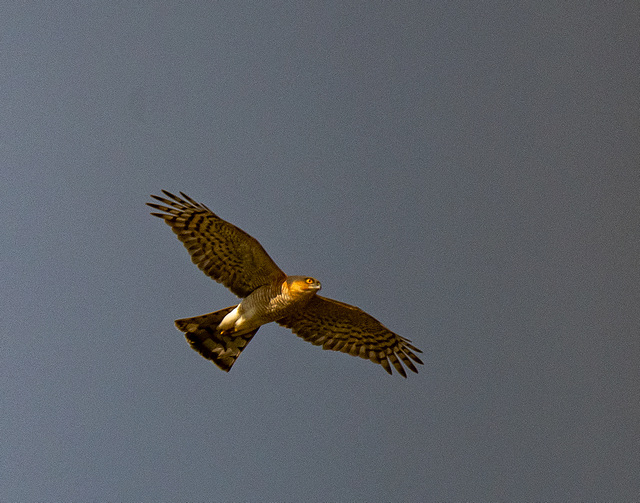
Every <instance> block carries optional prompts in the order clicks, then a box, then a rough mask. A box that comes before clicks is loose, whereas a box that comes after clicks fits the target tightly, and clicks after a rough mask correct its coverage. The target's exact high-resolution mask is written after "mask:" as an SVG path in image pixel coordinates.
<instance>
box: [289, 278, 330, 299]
mask: <svg viewBox="0 0 640 503" xmlns="http://www.w3.org/2000/svg"><path fill="white" fill-rule="evenodd" d="M287 286H288V287H289V293H290V294H291V295H292V296H294V297H295V296H298V295H305V296H306V295H313V294H315V293H316V292H317V291H318V290H320V288H322V285H320V282H319V281H318V280H317V279H315V278H310V277H309V276H289V277H288V278H287Z"/></svg>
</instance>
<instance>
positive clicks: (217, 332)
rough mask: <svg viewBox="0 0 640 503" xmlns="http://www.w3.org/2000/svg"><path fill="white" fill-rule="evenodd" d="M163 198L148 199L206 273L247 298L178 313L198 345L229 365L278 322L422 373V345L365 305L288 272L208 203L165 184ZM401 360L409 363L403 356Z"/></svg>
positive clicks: (315, 340) (312, 338) (332, 345)
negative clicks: (325, 292)
mask: <svg viewBox="0 0 640 503" xmlns="http://www.w3.org/2000/svg"><path fill="white" fill-rule="evenodd" d="M162 192H163V193H164V194H165V196H167V198H169V199H167V198H164V197H160V196H154V195H152V196H151V197H152V198H154V199H156V200H157V201H160V202H161V203H163V204H162V205H160V204H156V203H147V205H149V206H151V207H152V208H154V209H156V210H159V211H161V212H162V213H155V212H154V213H151V214H152V215H154V216H157V217H159V218H162V219H163V220H164V221H165V222H166V223H167V224H168V225H169V226H170V227H171V229H172V230H173V232H174V233H175V234H176V235H177V236H178V239H179V240H180V241H182V243H183V244H184V246H185V247H186V248H187V250H188V251H189V254H190V255H191V260H192V261H193V263H194V264H196V265H197V266H198V267H199V268H200V270H201V271H202V272H204V273H205V274H206V275H207V276H209V277H210V278H212V279H214V280H215V281H217V282H219V283H222V284H223V285H224V286H226V287H227V288H229V289H230V290H231V291H232V292H233V293H234V294H236V295H237V296H238V297H240V298H242V299H243V300H242V301H241V302H240V304H238V305H237V306H231V307H228V308H225V309H222V310H220V311H216V312H213V313H209V314H205V315H202V316H196V317H193V318H184V319H180V320H176V326H177V327H178V329H179V330H181V331H182V332H184V333H185V336H186V338H187V341H188V342H189V344H190V345H191V347H192V348H193V349H194V350H196V351H198V352H199V353H200V354H201V355H202V356H203V357H205V358H207V359H209V360H212V361H213V362H214V363H215V364H216V365H217V366H218V367H220V368H221V369H222V370H224V371H226V372H228V371H229V370H230V369H231V367H232V366H233V364H234V362H235V361H236V359H237V358H238V356H239V355H240V353H241V352H242V350H243V349H244V348H245V347H246V346H247V344H249V342H250V341H251V338H252V337H253V336H254V335H255V333H256V332H257V331H258V329H259V328H260V326H262V325H264V324H265V323H270V322H272V321H275V322H277V323H279V324H280V325H282V326H284V327H287V328H290V329H291V330H292V331H293V333H295V334H296V335H298V336H300V337H301V338H303V339H304V340H306V341H309V342H311V343H312V344H315V345H320V346H322V348H323V349H331V350H334V351H342V352H343V353H348V354H350V355H353V356H359V357H361V358H364V359H367V360H371V361H372V362H374V363H377V364H379V365H382V367H383V368H384V369H385V370H386V371H387V372H388V373H389V374H391V373H392V367H391V366H392V365H393V368H395V369H396V370H397V371H398V372H399V373H400V374H401V375H402V376H404V377H406V376H407V374H406V372H405V369H404V367H403V366H402V363H404V365H406V367H407V368H409V370H411V371H413V372H416V373H417V372H418V370H417V369H416V367H415V365H414V362H415V363H419V364H422V362H421V361H420V359H419V358H418V357H417V356H416V355H415V353H414V351H415V352H418V353H420V352H421V351H420V350H419V349H418V348H416V347H415V346H413V345H412V344H411V341H409V340H408V339H405V338H404V337H401V336H399V335H397V334H395V333H393V332H391V331H390V330H389V329H387V328H386V327H385V326H383V325H382V324H381V323H380V322H379V321H378V320H376V319H375V318H373V317H372V316H370V315H369V314H367V313H365V312H364V311H362V310H361V309H359V308H357V307H355V306H350V305H349V304H345V303H343V302H338V301H336V300H332V299H328V298H325V297H321V296H320V295H317V292H318V291H319V290H320V288H321V286H320V282H319V281H317V280H315V279H313V278H309V277H305V276H287V275H286V274H285V273H284V272H283V271H282V270H281V269H280V268H279V267H278V266H277V265H276V264H275V262H274V261H273V260H272V259H271V257H269V255H268V254H267V252H266V251H265V250H264V248H263V247H262V246H261V245H260V243H259V242H258V241H257V240H256V239H254V238H253V237H251V236H250V235H249V234H247V233H246V232H244V231H243V230H241V229H239V228H238V227H236V226H234V225H232V224H230V223H229V222H226V221H224V220H222V219H221V218H220V217H218V216H217V215H215V214H214V213H213V212H212V211H211V210H210V209H209V208H207V207H206V206H205V205H204V204H201V203H197V202H196V201H194V200H193V199H191V198H190V197H189V196H187V195H186V194H184V193H182V192H180V195H181V196H182V197H178V196H176V195H174V194H171V193H170V192H167V191H166V190H163V191H162ZM401 362H402V363H401Z"/></svg>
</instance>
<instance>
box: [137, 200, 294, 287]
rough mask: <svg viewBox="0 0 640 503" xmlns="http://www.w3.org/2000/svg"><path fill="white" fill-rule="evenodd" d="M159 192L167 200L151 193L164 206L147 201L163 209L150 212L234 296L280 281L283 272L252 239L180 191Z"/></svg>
mask: <svg viewBox="0 0 640 503" xmlns="http://www.w3.org/2000/svg"><path fill="white" fill-rule="evenodd" d="M162 192H163V193H164V194H165V195H166V196H167V197H169V198H170V199H171V200H169V199H165V198H163V197H159V196H153V195H152V196H151V197H153V198H154V199H156V200H158V201H160V202H161V203H164V204H165V205H166V206H163V205H160V204H156V203H147V205H148V206H151V207H152V208H155V209H156V210H160V211H163V212H164V213H151V214H152V215H154V216H156V217H159V218H162V219H164V221H165V223H166V224H167V225H169V226H170V227H171V230H173V232H175V233H176V235H177V236H178V239H179V240H180V241H182V243H183V244H184V246H185V247H186V248H187V250H188V251H189V254H190V255H191V260H192V261H193V263H194V264H196V265H197V266H198V267H199V268H200V270H201V271H202V272H204V273H205V274H206V275H207V276H209V277H210V278H211V279H214V280H216V281H217V282H218V283H222V284H223V285H224V286H226V287H227V288H228V289H229V290H231V291H232V292H233V293H235V294H236V295H237V296H238V297H246V296H247V295H249V294H250V293H251V292H252V291H253V290H255V289H256V288H258V287H259V286H262V285H266V284H270V283H273V282H276V281H278V280H280V281H283V280H284V278H285V277H286V275H285V274H284V272H282V270H280V268H279V267H278V266H277V265H276V263H275V262H274V261H273V260H272V259H271V257H269V255H267V252H266V251H264V248H263V247H262V246H261V245H260V243H259V242H258V241H257V240H256V239H255V238H252V237H251V236H249V234H247V233H246V232H244V231H243V230H242V229H239V228H238V227H236V226H235V225H232V224H230V223H229V222H226V221H225V220H222V219H221V218H220V217H218V216H217V215H216V214H214V213H213V212H212V211H211V210H210V209H209V208H207V207H206V206H205V205H204V204H201V203H197V202H195V201H194V200H193V199H191V198H190V197H189V196H187V195H186V194H184V193H182V192H180V195H181V196H182V198H180V197H178V196H175V195H173V194H171V193H170V192H167V191H166V190H163V191H162Z"/></svg>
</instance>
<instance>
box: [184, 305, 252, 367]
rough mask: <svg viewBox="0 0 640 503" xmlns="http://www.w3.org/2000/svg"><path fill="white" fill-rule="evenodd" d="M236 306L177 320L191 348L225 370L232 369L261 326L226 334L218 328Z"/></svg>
mask: <svg viewBox="0 0 640 503" xmlns="http://www.w3.org/2000/svg"><path fill="white" fill-rule="evenodd" d="M235 308H236V306H231V307H227V308H225V309H221V310H220V311H216V312H215V313H209V314H203V315H202V316H194V317H193V318H183V319H181V320H176V322H175V323H176V327H178V330H180V331H181V332H184V335H185V337H186V338H187V342H188V343H189V344H190V345H191V348H192V349H194V350H195V351H197V352H198V353H200V354H201V355H202V356H204V357H205V358H206V359H207V360H211V361H212V362H213V363H215V364H216V365H217V366H218V367H219V368H221V369H222V370H224V371H225V372H229V370H231V367H232V366H233V364H234V363H235V362H236V360H237V359H238V356H240V353H242V350H243V349H244V348H246V347H247V344H249V342H251V339H252V338H253V336H254V335H256V332H257V331H258V328H260V327H258V328H256V329H255V330H253V331H251V332H247V333H246V334H240V335H238V334H224V333H223V332H221V331H220V330H217V327H218V324H219V323H220V322H221V321H222V319H223V318H224V317H225V316H226V315H227V314H229V313H230V312H231V311H233V310H234V309H235Z"/></svg>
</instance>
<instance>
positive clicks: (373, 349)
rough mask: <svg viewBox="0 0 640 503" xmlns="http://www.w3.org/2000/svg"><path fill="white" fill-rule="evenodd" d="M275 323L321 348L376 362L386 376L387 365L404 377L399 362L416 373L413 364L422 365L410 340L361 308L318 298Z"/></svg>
mask: <svg viewBox="0 0 640 503" xmlns="http://www.w3.org/2000/svg"><path fill="white" fill-rule="evenodd" d="M277 323H279V324H280V325H282V326H284V327H287V328H290V329H291V330H292V331H293V333H294V334H296V335H298V336H300V337H302V338H303V339H304V340H305V341H309V342H310V343H311V344H315V345H316V346H322V349H332V350H334V351H342V352H343V353H349V354H350V355H353V356H359V357H360V358H364V359H365V360H371V361H372V362H374V363H378V364H380V365H382V366H383V367H384V369H385V370H386V371H387V372H388V373H389V374H391V373H392V371H391V365H389V362H391V363H392V364H393V366H394V367H395V369H396V370H397V371H398V372H399V373H400V374H401V375H402V376H403V377H407V373H406V372H405V370H404V368H403V366H402V364H401V363H400V360H402V362H403V363H404V364H405V365H406V366H407V367H408V368H409V369H410V370H412V371H413V372H416V373H417V372H418V370H417V369H416V367H415V365H414V364H413V362H416V363H419V364H421V365H422V362H421V361H420V358H418V357H417V356H416V355H415V354H414V353H413V351H416V352H418V353H422V351H420V350H419V349H418V348H416V347H415V346H413V345H411V341H409V340H408V339H405V338H404V337H400V336H399V335H397V334H394V333H393V332H392V331H391V330H389V329H388V328H386V327H385V326H383V325H382V323H380V322H379V321H378V320H376V319H375V318H374V317H373V316H370V315H368V314H367V313H365V312H364V311H363V310H362V309H359V308H357V307H355V306H350V305H349V304H345V303H343V302H338V301H337V300H332V299H327V298H325V297H321V296H320V295H316V296H314V297H313V298H312V299H311V300H310V301H309V303H308V304H307V305H306V306H305V307H304V308H302V309H300V310H299V311H297V312H295V313H293V314H291V315H289V316H286V317H284V318H282V319H280V320H278V321H277ZM398 358H399V359H400V360H398ZM411 360H413V362H412V361H411Z"/></svg>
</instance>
